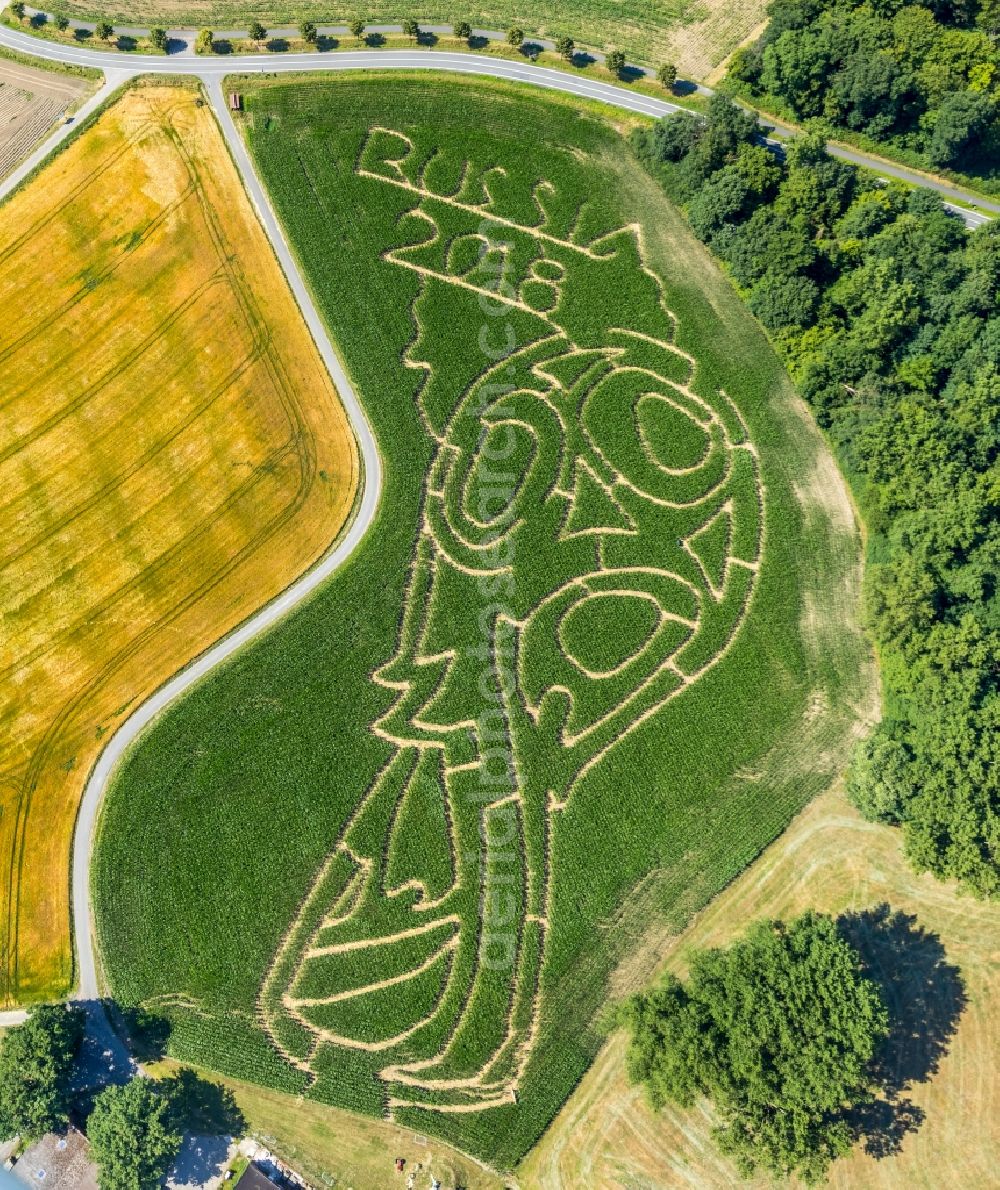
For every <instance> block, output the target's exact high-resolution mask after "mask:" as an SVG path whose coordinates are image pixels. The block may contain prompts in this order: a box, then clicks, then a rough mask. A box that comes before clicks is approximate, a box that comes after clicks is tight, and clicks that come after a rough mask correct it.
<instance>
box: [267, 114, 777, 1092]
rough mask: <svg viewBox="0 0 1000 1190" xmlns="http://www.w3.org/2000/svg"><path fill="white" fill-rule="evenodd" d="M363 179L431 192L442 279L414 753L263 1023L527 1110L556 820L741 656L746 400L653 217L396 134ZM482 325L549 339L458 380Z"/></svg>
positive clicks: (409, 658)
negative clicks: (595, 216) (652, 248)
mask: <svg viewBox="0 0 1000 1190" xmlns="http://www.w3.org/2000/svg"><path fill="white" fill-rule="evenodd" d="M356 174H357V176H358V177H360V178H364V179H367V180H368V181H369V182H373V183H375V184H377V185H379V186H386V187H393V188H396V189H398V190H401V191H403V192H405V193H406V194H407V195H408V196H411V197H412V200H413V203H414V206H413V208H412V210H411V211H409V212H408V214H407V215H406V216H405V218H404V220H403V223H402V225H401V227H400V229H399V230H400V233H401V236H402V238H403V240H404V242H403V244H401V245H400V246H398V247H392V248H389V249H387V250H386V252H385V257H384V258H385V260H386V261H388V262H390V263H391V264H392V265H394V266H395V267H398V268H400V269H407V270H410V271H411V272H413V273H414V274H416V275H417V276H418V277H419V281H420V286H419V293H418V296H417V298H416V301H415V303H414V306H413V318H414V324H415V327H416V335H415V338H414V341H413V342H412V343H411V344H410V346H409V348H408V349H407V352H406V364H407V366H408V367H410V368H414V369H419V370H420V371H421V372H422V373H423V384H422V387H421V389H420V392H419V398H418V400H419V410H420V416H421V419H422V422H423V424H424V427H425V429H426V432H427V434H428V435H429V437H430V438H431V439H432V440H433V442H434V443H435V444H436V446H435V452H434V457H433V462H432V464H431V468H430V472H429V474H428V475H427V478H426V484H425V490H424V495H423V501H422V509H421V523H420V531H419V535H418V537H417V542H416V549H415V552H414V554H413V557H412V559H411V561H410V568H409V580H408V585H407V591H406V601H405V608H404V611H403V616H402V626H401V629H400V633H399V640H398V646H397V649H396V652H395V654H394V655H393V656H392V658H391V659H389V660H387V661H386V663H385V664H383V665H382V666H380V667H379V668H378V669H376V671H375V672H374V675H373V678H374V681H375V682H376V683H377V684H378V685H380V686H381V687H383V688H385V689H386V690H387V691H389V692H391V694H392V699H393V701H392V705H391V707H390V709H389V710H388V712H387V713H385V714H384V715H382V716H381V717H380V718H379V719H378V720H377V721H376V722H375V723H374V724H373V725H372V731H373V732H374V733H375V734H376V735H377V736H379V737H380V738H381V739H382V740H384V741H386V742H387V743H388V744H389V745H390V748H391V753H390V756H389V759H388V760H387V762H386V764H385V766H384V767H383V768H382V769H381V771H380V772H378V773H377V775H376V776H375V777H374V779H373V780H372V782H371V785H370V787H369V789H368V791H367V793H366V794H365V796H364V799H363V800H362V802H361V803H360V805H359V806H358V807H357V809H356V811H355V812H354V813H353V815H352V816H351V817H350V819H349V820H348V822H347V824H346V826H345V828H344V830H343V833H342V835H341V837H340V839H339V841H338V842H337V845H336V847H335V848H334V849H333V850H332V852H331V854H330V857H329V859H328V860H327V862H326V863H325V864H324V865H323V867H322V869H321V870H320V872H319V874H318V876H317V877H316V880H315V882H314V884H313V886H312V889H311V890H310V892H309V893H308V895H307V897H306V899H305V901H304V903H303V905H302V907H301V909H300V912H299V914H298V916H297V918H296V920H295V921H294V923H293V925H292V927H291V929H290V930H289V932H288V934H287V935H286V937H285V939H284V941H283V944H282V946H281V948H280V949H279V951H278V954H277V956H276V959H275V962H274V964H273V966H272V967H271V969H270V971H269V973H268V976H267V979H266V981H265V984H264V987H263V991H262V995H261V1008H262V1012H263V1015H264V1018H265V1020H266V1022H267V1027H268V1030H269V1032H270V1034H271V1036H272V1038H273V1039H274V1041H275V1043H276V1045H277V1046H278V1047H279V1048H280V1050H281V1052H282V1053H283V1054H284V1055H285V1056H286V1057H287V1059H288V1060H289V1061H290V1062H291V1063H293V1064H294V1065H296V1066H298V1067H299V1068H300V1069H302V1070H303V1071H305V1072H307V1073H309V1072H311V1063H312V1062H313V1060H314V1057H315V1055H316V1054H317V1051H318V1050H319V1049H320V1048H321V1047H324V1046H337V1047H347V1048H354V1049H361V1050H366V1051H369V1052H370V1053H373V1054H377V1055H378V1062H379V1065H380V1068H381V1077H382V1079H383V1080H384V1083H385V1085H386V1092H387V1100H386V1102H387V1107H388V1109H389V1111H390V1112H391V1111H394V1110H395V1109H397V1108H400V1107H409V1106H424V1107H427V1106H430V1107H432V1108H433V1109H434V1110H436V1111H439V1112H446V1113H464V1112H477V1111H482V1110H486V1109H488V1108H491V1107H496V1106H500V1105H505V1104H509V1103H510V1102H511V1101H512V1099H514V1098H516V1094H517V1092H518V1089H519V1082H520V1078H521V1075H522V1072H523V1070H524V1067H525V1064H526V1063H527V1062H528V1061H529V1059H530V1057H531V1054H532V1049H533V1045H534V1043H535V1040H536V1037H537V1034H538V1029H539V1020H540V1017H541V1014H542V1012H543V1004H542V1000H543V994H542V991H541V987H542V973H543V971H544V968H545V960H546V946H547V937H548V931H549V922H550V919H551V915H552V891H553V890H552V881H551V876H550V852H551V849H552V847H553V846H554V845H555V846H557V845H558V832H559V819H560V814H561V812H562V811H563V810H564V809H565V807H566V805H567V803H568V802H569V801H570V799H572V797H573V794H574V790H575V789H576V787H577V785H578V784H579V783H580V782H581V781H582V780H584V779H585V778H586V777H587V775H588V773H589V772H590V771H591V770H592V769H594V767H595V766H597V765H599V764H600V763H601V760H602V758H603V757H604V756H605V755H606V754H607V753H608V751H609V750H610V749H612V748H614V747H615V746H616V744H617V743H618V742H619V741H621V740H622V739H623V738H624V737H625V736H627V735H628V734H629V733H630V732H632V731H633V730H634V729H635V727H636V726H637V725H638V724H639V723H641V722H643V721H644V720H646V719H648V718H649V717H651V716H653V715H655V714H656V712H657V711H658V710H659V709H660V708H662V707H663V706H664V704H666V703H667V702H668V701H670V700H671V699H674V698H677V697H681V696H683V694H684V693H685V691H686V690H687V689H688V688H689V687H690V686H692V685H693V684H694V683H696V682H697V681H698V680H699V678H701V677H702V675H703V674H705V673H706V671H708V670H709V669H711V668H712V667H713V666H714V665H716V664H717V662H718V661H719V660H720V658H721V657H722V656H723V655H724V654H725V653H726V651H727V650H728V649H729V647H730V645H731V643H732V642H733V640H734V639H735V636H736V634H737V632H738V630H739V627H740V625H741V623H742V621H743V619H744V616H745V614H746V611H747V607H748V604H749V600H750V598H751V595H752V592H753V588H754V581H755V576H756V573H757V570H758V565H759V557H760V548H761V533H762V487H761V483H760V478H759V474H758V467H757V459H756V452H755V450H754V447H753V446H752V444H751V443H750V441H749V439H748V435H747V432H746V429H745V427H744V424H743V422H742V420H741V418H740V415H739V413H738V412H737V410H736V408H735V406H734V405H733V404H732V402H731V401H729V400H728V399H727V397H726V396H725V394H724V393H718V394H717V395H716V399H715V400H714V401H708V400H706V399H705V398H704V397H702V396H700V395H699V394H698V393H696V392H695V390H694V389H693V388H692V386H691V383H690V381H691V380H692V378H693V376H694V373H695V371H696V363H695V360H694V359H693V358H692V357H691V356H690V355H688V354H686V353H685V352H683V351H681V350H680V349H679V348H678V347H677V346H676V345H675V344H674V342H673V339H674V334H673V319H672V317H671V315H670V313H669V311H668V310H667V309H666V308H665V307H664V304H663V301H662V294H661V289H660V285H659V282H658V281H657V279H656V277H655V276H654V275H653V274H652V273H651V272H650V271H649V270H648V269H647V268H646V267H645V265H644V263H643V257H642V250H641V235H640V231H639V229H638V228H637V227H634V226H632V227H622V228H620V229H615V230H613V231H611V232H604V233H601V234H599V235H598V236H596V237H593V236H591V235H589V234H588V230H587V229H588V224H589V223H591V222H592V218H591V213H590V212H589V211H588V208H587V204H586V203H585V202H584V203H579V202H578V201H574V197H573V196H572V195H566V194H563V193H561V192H560V190H559V188H558V187H557V186H556V185H555V184H553V183H552V182H551V181H549V180H547V179H545V180H541V181H537V182H535V183H534V184H533V185H532V187H531V190H530V193H528V194H524V193H518V192H517V188H516V187H514V188H511V187H510V186H509V184H508V185H506V186H505V182H506V181H507V179H506V171H505V169H504V168H503V167H502V166H500V165H494V166H487V167H485V168H483V167H482V166H480V167H478V168H477V167H474V166H473V164H472V163H471V162H470V161H468V160H461V159H458V158H454V159H450V158H448V157H447V156H446V155H443V154H441V153H440V152H436V153H432V154H430V155H429V156H428V155H427V154H426V152H423V151H421V150H420V149H419V148H418V146H417V145H416V144H415V143H414V141H413V140H412V139H411V138H410V137H408V136H407V135H404V134H402V133H400V132H396V131H393V130H390V129H387V128H373V129H371V130H370V131H369V133H368V135H367V137H366V138H365V140H364V143H363V146H362V148H361V152H360V155H359V158H358V161H357V164H356ZM626 290H629V291H631V295H632V296H631V300H630V302H629V303H628V304H627V305H625V306H619V304H618V303H617V302H616V301H615V300H614V295H615V294H616V293H621V292H624V291H626ZM596 294H605V295H608V298H609V299H610V300H607V301H606V302H604V303H600V302H598V303H595V302H594V301H593V300H589V298H590V297H591V296H592V295H596ZM480 307H482V308H487V309H491V310H492V312H493V315H494V317H495V318H496V319H497V320H500V319H503V320H506V318H507V315H508V313H509V314H512V315H518V316H524V317H527V318H529V319H531V320H533V321H540V322H541V323H542V324H544V333H542V334H541V335H538V334H537V333H536V334H535V336H534V337H533V340H532V341H531V342H530V343H528V344H527V345H526V346H523V347H522V346H520V345H519V344H518V343H517V342H515V340H516V338H517V336H516V334H509V335H503V334H500V333H499V332H498V333H497V336H496V337H497V338H499V339H503V350H502V353H501V354H502V358H500V359H499V360H496V362H494V363H492V364H491V366H488V367H487V368H486V370H485V371H483V372H482V374H481V375H478V376H477V377H475V379H474V380H473V381H472V383H471V384H468V385H466V386H463V385H461V384H460V383H456V379H455V371H454V368H453V367H451V366H449V364H448V362H447V361H445V360H442V358H441V356H442V353H443V352H445V353H448V354H454V353H455V352H456V351H460V350H461V348H462V346H463V345H462V344H461V342H458V343H456V341H455V340H456V334H455V332H454V329H453V330H452V332H451V333H450V334H449V331H448V328H449V327H451V328H459V331H460V333H461V331H465V330H466V329H467V328H469V327H472V328H473V329H474V328H475V325H476V322H475V319H476V310H477V308H480ZM481 321H482V319H481ZM506 326H507V327H509V328H511V329H513V326H514V324H513V323H511V322H506ZM467 349H468V351H469V353H470V354H472V355H474V356H475V355H478V357H479V358H482V355H483V352H482V350H481V348H480V347H479V346H478V344H477V339H476V338H475V337H473V339H472V342H471V343H470V344H468V345H467ZM487 354H497V353H496V352H488V353H487Z"/></svg>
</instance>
